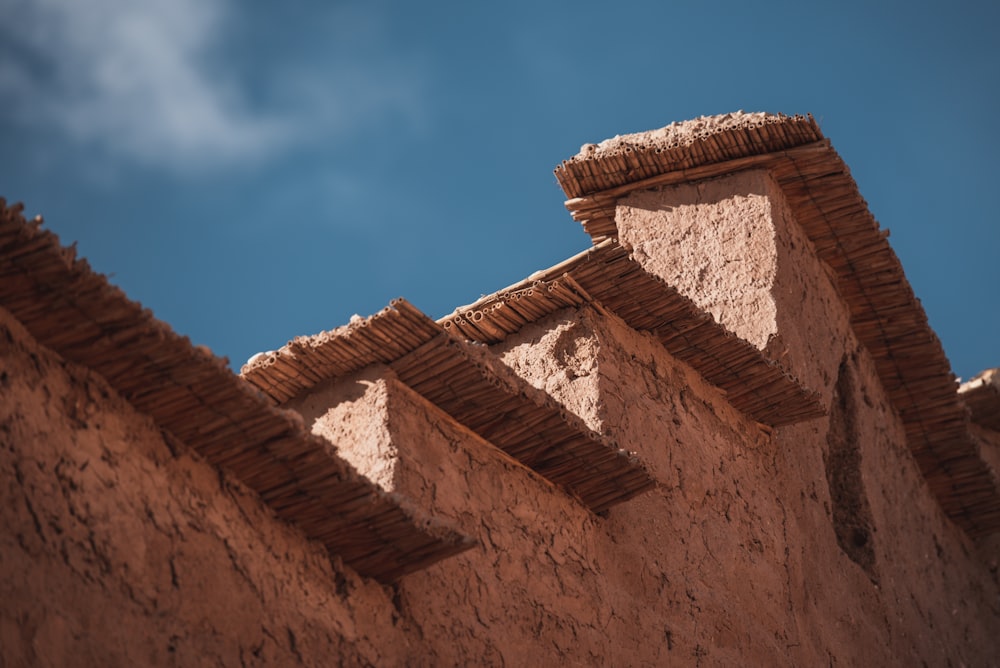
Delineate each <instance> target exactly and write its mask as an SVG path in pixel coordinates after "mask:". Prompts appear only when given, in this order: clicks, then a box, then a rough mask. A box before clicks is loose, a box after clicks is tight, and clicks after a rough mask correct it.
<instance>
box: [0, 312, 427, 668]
mask: <svg viewBox="0 0 1000 668" xmlns="http://www.w3.org/2000/svg"><path fill="white" fill-rule="evenodd" d="M0 396H2V398H3V400H2V401H0V509H2V512H0V572H2V573H3V574H4V576H3V577H2V578H0V601H2V604H0V665H3V666H12V667H13V666H85V665H86V666H116V665H120V666H143V665H177V666H202V665H213V666H218V665H225V666H239V665H264V664H269V665H294V664H297V663H302V664H305V665H314V666H325V665H330V663H331V657H338V658H337V660H338V661H342V662H343V663H344V664H355V665H358V664H362V665H363V664H378V665H403V664H405V663H406V660H407V659H406V657H407V656H409V655H410V654H411V652H412V643H411V641H410V639H409V638H408V636H407V635H406V634H404V633H403V631H402V630H401V628H400V626H399V624H398V621H399V620H398V619H397V618H396V616H395V614H394V611H393V606H392V601H391V592H389V591H387V590H386V589H385V588H383V587H380V586H378V585H377V584H375V583H373V582H369V581H365V580H363V579H361V578H360V577H358V576H357V575H355V574H353V573H352V572H351V571H350V570H349V569H345V568H341V567H339V566H337V565H336V564H335V563H331V560H330V559H329V557H328V556H327V555H326V552H325V551H324V550H323V549H322V548H321V547H319V546H318V545H315V544H311V543H310V542H308V541H307V540H305V539H304V538H303V536H302V535H301V534H300V533H298V532H297V531H295V530H293V529H291V528H290V527H288V526H287V525H286V524H284V523H283V522H280V521H277V520H276V519H274V518H273V516H272V515H271V514H270V512H269V511H268V509H267V508H266V507H265V506H264V505H263V504H262V503H261V502H260V501H259V499H258V498H257V497H256V495H254V494H253V493H251V492H249V491H248V490H247V489H246V488H244V487H243V486H242V485H241V484H239V483H238V482H236V481H234V480H232V479H231V478H229V477H227V476H225V475H221V474H220V473H219V472H218V471H217V470H216V469H214V468H213V467H211V466H209V465H207V464H206V463H205V462H204V461H202V460H201V459H200V458H199V457H197V456H196V455H194V454H192V452H191V451H190V450H188V448H186V447H185V446H184V445H182V444H180V443H177V442H176V441H173V440H172V439H170V438H169V437H165V436H164V435H163V434H161V432H160V431H159V430H158V429H157V428H156V426H155V425H154V424H153V423H152V422H151V420H149V419H148V418H147V417H145V416H144V415H141V414H137V413H136V412H135V411H134V410H133V409H132V407H131V405H130V404H128V403H127V402H125V401H124V400H123V399H122V398H121V397H120V396H118V395H117V394H115V392H114V391H113V390H111V389H110V388H109V387H108V385H107V384H106V383H105V382H104V380H103V379H102V378H100V377H99V376H97V375H95V374H93V373H90V372H88V371H87V370H86V369H82V368H80V367H78V366H75V365H73V364H70V363H67V362H65V361H64V360H62V359H61V358H59V357H57V356H56V355H54V354H53V353H51V352H50V351H49V350H47V349H46V348H43V347H41V346H39V345H38V344H37V343H36V342H35V341H34V340H33V339H32V337H31V336H30V335H29V334H28V333H27V332H26V331H25V330H24V328H23V327H22V326H21V325H20V323H18V322H17V321H16V320H14V319H13V318H12V317H11V316H10V315H9V313H8V312H7V311H5V310H3V309H0Z"/></svg>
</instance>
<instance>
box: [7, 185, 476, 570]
mask: <svg viewBox="0 0 1000 668" xmlns="http://www.w3.org/2000/svg"><path fill="white" fill-rule="evenodd" d="M21 211H22V209H21V207H20V206H12V207H8V206H6V202H3V201H2V200H0V306H3V307H4V308H6V309H7V310H8V311H10V312H11V313H12V314H13V315H14V316H15V317H16V318H17V319H18V320H20V321H21V322H22V324H24V326H25V327H26V329H27V330H28V331H29V332H31V334H32V335H33V336H34V337H35V338H36V339H37V340H38V341H39V342H40V343H42V344H43V345H45V346H47V347H49V348H51V349H52V350H54V351H55V352H56V353H58V354H59V355H61V356H62V357H64V358H65V359H67V360H70V361H72V362H75V363H77V364H81V365H83V366H86V367H88V368H90V369H92V370H93V371H95V372H97V373H98V374H100V375H102V376H103V377H104V378H105V379H106V380H107V381H108V383H109V384H110V385H111V386H112V387H114V388H115V389H116V390H117V391H118V392H119V393H121V394H122V395H123V396H124V397H125V398H126V399H128V400H129V401H130V402H131V403H132V404H133V405H134V406H135V407H136V408H137V409H138V410H140V411H142V412H144V413H146V414H148V415H149V416H151V417H152V418H153V420H154V421H155V422H156V423H157V424H158V425H159V426H160V427H161V428H163V429H165V430H167V431H169V432H170V433H171V434H172V435H173V436H175V437H176V438H178V439H179V440H180V441H182V442H184V443H186V444H187V445H189V446H190V447H192V448H193V449H194V450H195V451H197V452H198V453H200V454H201V455H202V456H204V457H205V458H206V459H207V460H208V461H209V462H211V463H213V464H215V465H218V466H223V467H226V468H228V469H229V470H231V471H232V472H233V473H234V474H235V475H236V477H237V478H238V479H240V480H241V481H242V482H243V483H245V484H246V485H247V486H248V487H250V488H251V489H254V490H255V491H256V492H258V493H259V494H260V496H261V498H262V499H263V500H264V501H265V502H266V503H267V504H268V505H269V506H270V507H271V508H272V509H273V510H274V512H275V513H276V514H277V515H278V517H280V518H282V519H284V520H286V521H289V522H292V523H294V524H296V525H297V526H299V527H300V528H301V529H302V530H303V531H304V532H305V533H306V535H308V536H309V537H310V538H313V539H315V540H318V541H320V542H321V543H323V544H324V545H325V546H326V547H327V548H328V549H329V550H330V551H331V552H332V553H335V554H337V555H339V556H340V557H341V558H342V559H343V560H344V562H345V563H347V564H349V565H350V566H352V567H353V568H355V569H356V570H357V571H358V572H360V573H362V574H363V575H368V576H372V577H375V578H378V579H381V580H392V579H395V578H397V577H399V576H401V575H403V574H405V573H407V572H410V571H412V570H415V569H418V568H422V567H424V566H427V565H429V564H431V563H433V562H435V561H437V560H439V559H441V558H444V557H447V556H449V555H452V554H455V553H457V552H460V551H462V550H465V549H468V548H469V547H471V546H472V544H473V543H472V541H471V540H470V539H469V538H467V537H466V536H463V535H461V534H459V533H458V532H456V531H454V530H453V529H451V528H450V527H448V526H446V525H445V524H444V523H442V522H439V521H436V520H433V519H432V518H429V517H426V516H424V515H423V514H421V513H420V512H418V511H417V510H415V509H414V508H413V507H411V506H410V505H409V504H408V502H407V501H405V500H404V499H402V498H400V497H398V496H395V495H389V494H386V493H385V492H383V491H382V490H380V489H379V488H378V487H376V486H375V485H374V484H372V483H371V482H370V481H369V480H368V479H367V478H365V477H363V476H361V475H360V474H358V473H357V472H356V471H355V470H354V469H353V467H352V466H351V465H350V464H349V463H347V462H346V461H345V460H343V459H341V458H340V457H339V456H337V454H336V452H335V451H333V450H331V448H330V446H329V444H328V443H326V441H324V440H322V439H319V438H318V437H315V436H313V435H312V434H310V433H309V432H308V431H307V430H306V429H305V427H304V426H303V424H302V421H301V418H300V417H298V416H297V415H296V414H294V413H293V412H291V411H285V410H281V409H278V408H275V407H274V406H273V405H271V403H270V402H269V401H267V400H266V399H265V398H264V396H263V395H261V393H260V392H258V391H257V390H255V389H253V388H252V387H251V386H249V385H248V384H247V383H245V382H244V381H243V380H241V379H240V378H239V377H237V376H235V375H234V374H233V373H232V372H231V371H230V370H229V368H228V367H227V365H226V363H225V361H224V360H221V359H219V358H217V357H215V356H213V355H212V354H211V353H209V352H207V351H205V350H203V349H200V348H198V347H195V346H193V345H192V344H191V342H190V340H189V339H188V338H187V337H184V336H180V335H178V334H176V333H175V332H174V331H173V330H172V329H171V328H170V327H169V326H168V325H167V324H165V323H163V322H161V321H159V320H157V319H156V318H155V317H154V316H153V314H152V312H151V311H149V310H147V309H144V308H143V307H142V306H141V305H139V304H138V303H136V302H133V301H131V300H129V299H128V298H127V297H126V296H125V294H124V293H123V292H122V291H121V290H120V289H119V288H117V287H115V286H113V285H111V284H109V283H108V281H107V279H106V278H105V277H104V276H103V275H101V274H98V273H96V272H94V271H93V270H92V269H91V268H90V266H89V265H88V264H87V262H86V261H84V260H78V259H76V257H75V250H74V249H73V248H64V247H63V246H62V245H61V244H60V242H59V238H58V237H57V236H56V235H55V234H53V233H51V232H48V231H46V230H43V229H41V220H40V219H36V220H34V221H31V222H28V221H26V220H25V219H24V218H23V216H22V213H21Z"/></svg>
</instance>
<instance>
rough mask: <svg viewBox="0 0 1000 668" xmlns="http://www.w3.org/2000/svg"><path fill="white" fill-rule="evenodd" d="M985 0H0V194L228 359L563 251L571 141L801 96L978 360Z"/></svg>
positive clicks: (534, 265)
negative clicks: (562, 168) (561, 178)
mask: <svg viewBox="0 0 1000 668" xmlns="http://www.w3.org/2000/svg"><path fill="white" fill-rule="evenodd" d="M998 23H1000V6H997V5H993V4H992V3H979V2H976V3H971V2H961V1H958V2H951V3H948V4H947V5H946V4H944V3H940V4H932V3H928V4H921V3H920V2H908V3H902V2H900V3H896V2H882V3H872V2H863V3H861V2H858V3H855V2H836V3H829V4H826V3H814V2H801V1H799V2H772V3H767V2H757V3H747V2H726V1H721V2H714V3H711V4H709V3H694V2H684V3H672V2H656V3H653V2H650V3H642V2H618V3H607V2H601V3H588V2H573V3H568V2H567V3H544V2H541V1H540V0H536V1H535V2H507V3H478V2H461V3H459V2H455V3H450V2H441V3H403V2H398V3H392V2H383V3H380V2H364V3H321V2H306V1H303V0H289V1H287V2H283V3H273V2H259V1H258V2H243V3H237V2H235V1H234V0H146V1H145V2H135V1H134V0H133V1H130V0H88V1H87V2H79V0H2V2H0V97H2V100H3V103H2V104H0V142H2V146H3V147H4V160H3V161H2V163H0V195H2V196H5V197H6V198H7V199H8V200H11V201H23V202H25V204H26V206H27V213H29V214H31V215H34V214H36V213H40V214H42V215H43V216H44V217H45V219H46V221H47V225H48V227H49V228H50V229H52V230H54V231H55V232H57V233H58V234H59V235H60V236H61V237H62V239H63V240H64V242H66V243H69V242H72V241H78V244H79V250H80V252H81V253H82V254H83V255H84V256H85V257H87V258H88V259H89V260H90V262H91V264H92V265H93V266H94V268H95V269H97V270H98V271H101V272H104V273H107V274H110V275H111V277H112V280H113V281H114V282H115V283H116V284H118V285H120V286H121V287H122V288H123V289H124V290H125V291H126V292H127V293H128V294H129V296H130V297H132V298H133V299H136V300H139V301H141V302H142V303H143V304H144V305H146V306H148V307H150V308H152V309H153V311H154V312H155V313H156V315H157V316H158V317H159V318H161V319H163V320H165V321H167V322H169V323H170V324H171V325H172V326H173V327H174V329H176V330H177V331H178V332H181V333H183V334H187V335H189V336H190V337H191V338H192V340H193V341H194V342H195V343H199V344H205V345H208V346H209V347H211V348H212V349H213V350H214V351H215V352H216V353H217V354H219V355H225V356H228V357H229V358H230V359H231V361H232V363H233V365H234V366H235V367H237V368H238V367H239V365H240V364H242V363H243V361H245V360H246V359H247V358H248V357H249V356H250V355H252V354H253V353H255V352H257V351H260V350H267V349H273V348H277V347H279V346H281V345H282V344H283V343H285V342H286V341H287V340H288V339H290V338H291V337H293V336H295V335H299V334H311V333H315V332H318V331H320V330H323V329H329V328H332V327H335V326H337V325H340V324H343V323H344V322H346V321H347V320H348V319H349V318H350V316H351V314H353V313H359V314H362V315H366V314H370V313H373V312H375V311H377V310H379V309H380V308H382V307H383V306H384V305H385V304H386V303H387V302H388V301H389V300H390V299H392V298H394V297H397V296H405V297H406V298H407V299H409V300H410V301H412V302H414V303H415V304H416V305H417V306H418V307H419V308H421V309H423V310H424V311H426V312H427V313H429V314H430V315H432V316H434V317H438V316H441V315H444V314H446V313H448V312H450V311H451V310H452V309H454V308H455V307H456V306H459V305H462V304H466V303H468V302H471V301H473V300H475V299H477V298H478V297H479V296H480V295H481V294H484V293H490V292H493V291H495V290H497V289H500V288H502V287H505V286H507V285H509V284H511V283H513V282H515V281H517V280H520V279H521V278H523V277H525V276H527V275H528V274H530V273H531V272H533V271H535V270H537V269H542V268H545V267H548V266H550V265H552V264H555V263H556V262H558V261H560V260H562V259H564V258H566V257H568V256H570V255H572V254H574V253H576V252H577V251H580V250H582V249H583V248H585V247H586V246H587V245H588V243H589V240H588V238H587V237H586V236H585V235H584V234H583V232H582V230H581V229H580V228H579V226H578V225H577V224H576V223H575V222H573V220H572V219H571V218H570V217H569V215H568V214H567V213H566V211H565V209H564V208H563V205H562V201H563V196H562V193H561V191H560V189H559V187H558V185H557V184H556V181H555V178H554V177H553V175H552V169H553V168H554V167H555V165H556V164H558V163H559V161H561V160H562V159H564V158H566V157H569V156H570V155H572V154H574V153H575V152H576V151H577V150H578V149H579V147H580V145H581V144H584V143H587V142H598V141H600V140H602V139H605V138H607V137H610V136H613V135H615V134H623V133H626V132H636V131H640V130H647V129H653V128H656V127H660V126H663V125H666V124H667V123H670V122H671V121H675V120H683V119H686V118H693V117H696V116H699V115H702V114H715V113H724V112H728V111H733V110H736V109H744V110H747V111H759V110H763V111H781V112H784V113H806V112H811V113H812V114H814V115H815V116H816V118H817V120H818V121H819V122H820V125H821V127H822V129H823V131H824V133H825V134H826V135H827V136H828V137H830V138H831V139H832V141H833V144H834V146H835V148H836V149H837V150H838V151H839V152H840V154H841V155H842V156H843V157H844V159H845V160H846V161H847V163H848V165H849V166H850V167H851V170H852V173H853V175H854V177H855V179H856V180H857V181H858V184H859V186H860V189H861V193H862V195H864V196H865V198H866V199H867V200H868V203H869V205H870V207H871V209H872V211H873V212H874V214H875V216H876V218H878V219H879V221H880V222H881V223H882V225H883V227H888V228H890V229H891V230H892V237H891V242H892V245H893V247H894V248H895V249H896V252H897V253H898V254H899V256H900V258H901V259H902V261H903V266H904V268H905V269H906V271H907V275H908V276H909V278H910V281H911V283H912V284H913V286H914V289H915V291H916V293H917V295H918V296H919V297H920V298H921V299H922V301H923V304H924V307H925V308H926V310H927V312H928V315H929V318H930V321H931V324H932V326H933V327H934V328H935V329H936V330H937V332H938V334H939V336H940V337H941V339H942V341H943V343H944V345H945V350H946V352H947V354H948V356H949V358H950V359H951V361H952V365H953V367H954V370H955V372H956V373H957V374H958V375H960V376H963V377H969V376H971V375H972V374H974V373H976V372H977V371H979V370H981V369H983V368H986V367H989V366H996V365H1000V346H998V343H997V341H998V334H997V333H998V331H1000V315H998V310H1000V309H998V308H997V307H998V303H997V298H996V294H997V288H998V287H1000V226H998V220H997V214H996V210H995V208H994V201H995V198H996V193H997V192H998V188H997V186H996V185H995V183H994V180H995V176H996V174H997V170H996V163H995V159H994V158H995V156H996V155H998V154H1000V129H998V128H1000V124H998V123H996V122H995V120H994V119H993V113H994V111H995V110H996V109H997V107H998V104H997V103H998V97H1000V40H997V39H996V37H995V34H994V31H995V28H996V26H997V25H998Z"/></svg>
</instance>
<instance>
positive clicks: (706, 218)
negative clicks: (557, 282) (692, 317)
mask: <svg viewBox="0 0 1000 668" xmlns="http://www.w3.org/2000/svg"><path fill="white" fill-rule="evenodd" d="M615 220H616V222H617V224H618V231H619V235H620V236H621V239H622V242H623V243H624V244H625V245H626V246H629V247H630V248H632V250H633V252H634V255H635V257H636V259H637V261H639V263H640V264H642V266H643V267H644V268H645V269H646V270H647V271H650V272H651V273H654V274H656V275H657V276H660V277H661V278H663V279H664V280H665V281H666V282H667V283H669V284H671V285H673V286H675V287H677V289H678V290H679V291H680V292H681V293H683V294H685V295H686V296H688V297H689V298H690V299H692V300H693V301H694V302H695V303H696V304H698V305H699V306H700V307H701V308H703V309H705V310H706V311H708V312H709V313H711V314H712V315H713V316H714V317H715V319H716V320H717V321H718V322H720V323H721V324H723V325H724V326H725V327H727V328H728V329H729V330H731V331H732V332H734V333H735V334H737V335H739V336H740V337H741V338H743V339H745V340H746V341H748V342H749V343H751V344H753V345H754V346H756V347H757V348H759V349H761V350H764V351H765V353H766V354H767V355H768V356H769V357H770V358H771V359H773V360H775V361H778V362H779V363H780V364H781V365H782V366H783V367H784V368H785V369H786V370H788V371H790V372H791V373H792V375H793V376H795V377H796V378H798V379H799V380H800V381H801V382H803V384H804V385H805V386H806V387H808V388H809V389H812V390H819V389H821V387H823V386H824V385H829V379H828V378H827V379H823V378H820V377H817V374H816V369H817V366H821V365H817V355H822V354H823V352H824V351H822V350H821V349H820V347H819V344H818V342H819V341H823V340H824V338H825V337H826V336H828V333H829V332H836V331H841V324H842V323H840V322H837V321H834V322H829V318H831V317H834V318H836V317H837V316H838V315H839V311H840V310H841V309H840V307H839V298H838V297H837V295H836V290H835V289H834V288H833V284H832V281H831V279H830V273H829V270H828V269H827V268H826V267H825V265H823V264H822V263H821V262H820V261H819V260H818V259H817V258H816V256H815V254H814V253H813V251H812V248H811V244H810V242H809V240H808V239H807V238H806V236H805V233H804V232H803V231H802V230H801V228H800V227H799V226H798V224H797V223H795V221H794V219H793V218H792V217H791V214H790V212H789V210H788V205H787V203H786V201H785V198H784V195H783V194H782V192H781V189H780V187H779V186H778V185H777V183H776V182H775V181H774V180H773V179H772V178H771V176H770V174H769V173H768V172H767V171H765V170H750V171H744V172H739V173H737V174H733V175H729V176H725V177H720V178H715V179H707V180H704V181H698V182H693V183H685V184H681V185H676V186H669V187H664V188H658V189H655V190H643V191H636V192H634V193H630V194H629V195H627V196H626V197H624V198H623V199H622V200H620V201H619V203H618V207H617V211H616V216H615Z"/></svg>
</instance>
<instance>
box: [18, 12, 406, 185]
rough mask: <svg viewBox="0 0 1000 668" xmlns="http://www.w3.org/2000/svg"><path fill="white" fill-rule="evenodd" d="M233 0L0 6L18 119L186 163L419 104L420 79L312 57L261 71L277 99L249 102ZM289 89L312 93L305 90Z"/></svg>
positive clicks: (276, 145) (252, 154) (233, 155)
mask: <svg viewBox="0 0 1000 668" xmlns="http://www.w3.org/2000/svg"><path fill="white" fill-rule="evenodd" d="M230 9H231V8H230V6H229V5H228V0H144V1H136V0H86V1H81V0H18V1H16V2H14V3H13V4H12V5H8V7H7V9H6V10H3V11H4V13H6V14H7V16H6V17H2V16H0V22H3V23H6V24H7V28H6V29H3V30H2V32H0V40H3V41H6V42H7V43H8V46H7V47H6V51H7V53H6V54H0V95H3V96H4V97H6V98H7V99H8V100H14V101H15V103H14V105H13V107H14V110H15V112H16V115H17V118H16V120H17V121H18V122H20V123H27V124H30V125H33V126H35V127H42V128H54V129H56V130H57V131H58V132H61V133H64V134H65V135H67V136H69V137H70V138H72V139H73V140H75V141H77V142H79V143H81V144H85V145H97V146H100V147H102V148H105V149H107V150H108V151H110V152H111V153H114V154H118V155H120V156H125V157H128V158H131V159H133V160H137V161H141V162H144V163H147V164H158V165H165V166H168V167H174V168H181V169H187V168H190V167H192V166H206V165H212V164H222V163H225V164H228V163H232V162H234V161H244V160H247V159H254V158H260V157H266V156H268V155H271V154H273V152H274V151H278V150H282V149H286V148H289V147H292V146H295V145H298V144H300V143H301V142H303V141H305V140H306V138H309V139H311V140H315V139H317V137H323V138H327V139H329V138H335V136H336V134H337V133H340V132H345V131H348V130H350V129H351V127H352V125H353V124H357V123H360V122H363V120H364V118H365V117H366V116H370V114H371V111H372V108H375V109H386V108H401V109H405V108H407V107H408V106H414V104H415V99H416V96H417V94H416V93H415V92H414V89H413V86H412V85H409V86H402V85H398V83H399V82H393V81H392V80H391V78H390V79H389V80H385V79H383V80H380V81H375V82H373V81H372V79H373V77H368V76H366V73H365V72H364V71H357V70H355V69H350V68H349V69H347V70H341V72H340V74H339V75H336V76H331V75H330V74H329V73H325V72H321V71H320V70H319V69H318V68H317V67H316V66H314V65H311V64H309V63H306V64H304V65H297V64H294V63H293V64H289V65H288V66H287V67H284V68H274V69H273V70H271V71H272V72H281V71H283V70H284V71H285V72H289V71H291V72H295V76H294V80H291V81H271V82H267V81H265V82H263V84H264V86H265V87H266V88H270V89H272V92H274V93H276V94H277V95H280V96H281V97H282V98H283V100H284V102H282V104H280V106H279V105H272V106H271V107H270V108H264V107H260V106H259V105H254V104H251V103H250V102H249V101H248V98H247V94H246V91H244V90H243V89H242V88H241V85H240V79H239V77H238V76H237V73H236V72H235V71H234V69H233V67H232V66H233V65H234V63H227V62H226V60H225V51H224V48H220V44H223V43H224V41H225V37H226V28H227V22H228V21H229V20H230V19H233V18H234V17H233V15H232V14H230ZM232 10H233V11H240V9H239V7H233V8H232ZM245 11H249V9H247V10H245ZM12 26H16V29H15V28H13V27H12ZM8 33H9V34H8ZM227 68H228V69H227ZM352 82H353V83H352ZM358 82H360V83H358ZM287 89H290V90H288V92H291V93H300V94H301V93H303V92H308V91H311V93H309V94H308V95H302V96H301V98H299V99H298V100H297V101H296V100H295V98H290V97H288V96H287V95H284V94H283V93H284V92H285V91H286V90H287ZM289 100H291V102H289Z"/></svg>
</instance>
